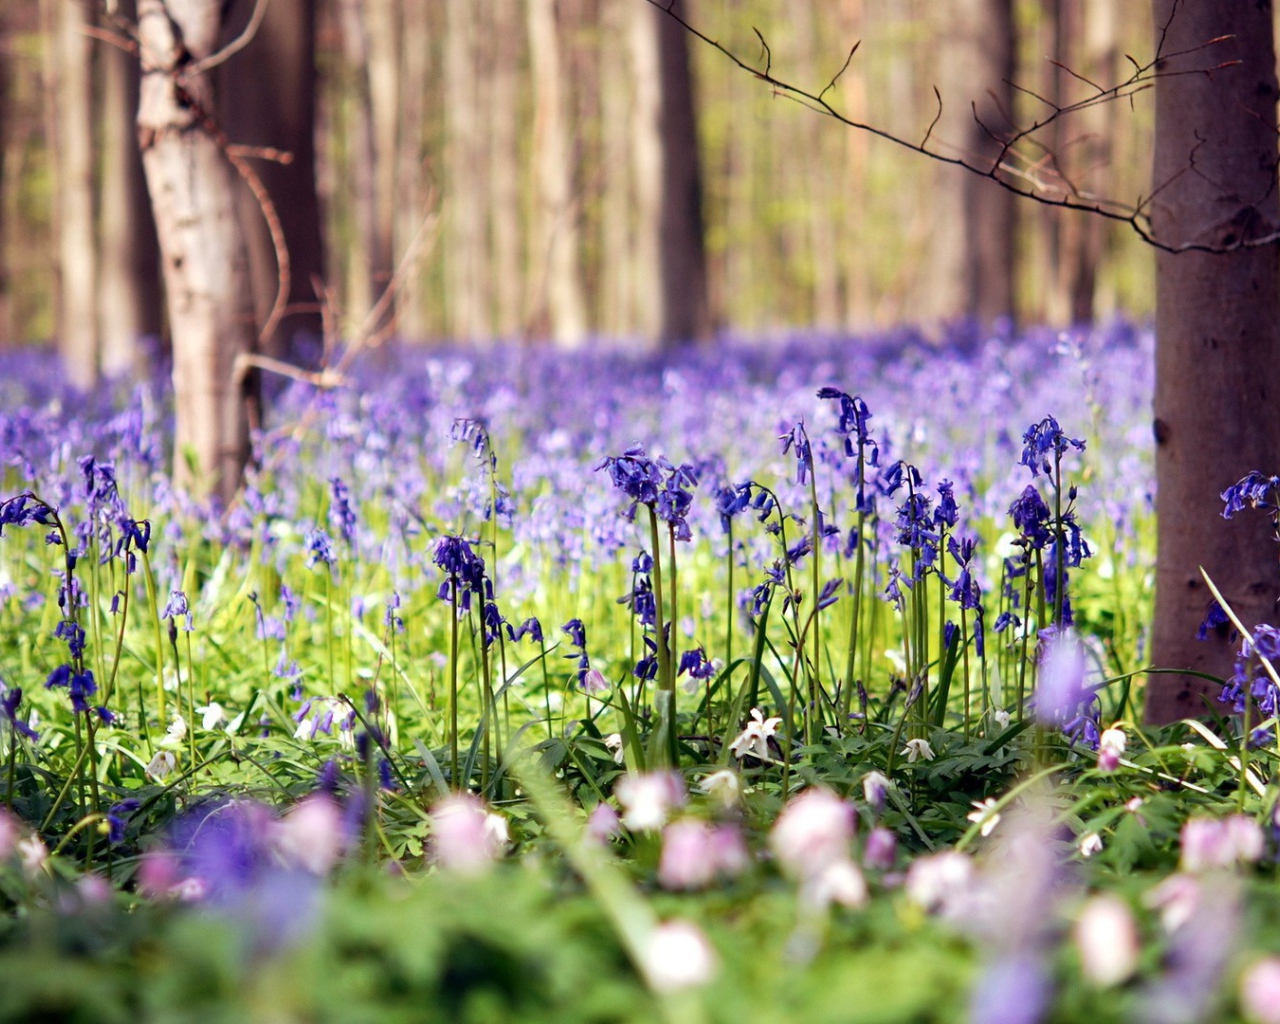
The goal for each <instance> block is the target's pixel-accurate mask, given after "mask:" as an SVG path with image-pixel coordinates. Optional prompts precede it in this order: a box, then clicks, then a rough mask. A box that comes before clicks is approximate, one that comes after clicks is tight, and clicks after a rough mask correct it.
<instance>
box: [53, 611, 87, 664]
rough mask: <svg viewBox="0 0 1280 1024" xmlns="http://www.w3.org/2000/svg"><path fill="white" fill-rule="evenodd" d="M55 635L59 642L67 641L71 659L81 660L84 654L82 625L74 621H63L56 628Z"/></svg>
mask: <svg viewBox="0 0 1280 1024" xmlns="http://www.w3.org/2000/svg"><path fill="white" fill-rule="evenodd" d="M53 635H54V636H55V637H56V638H57V639H59V640H65V641H66V643H67V650H68V651H70V652H71V657H73V658H79V657H80V656H81V655H83V654H84V645H85V635H84V627H83V626H81V625H80V623H78V622H76V621H75V620H73V619H63V620H62V621H61V622H59V623H58V625H57V626H56V627H54V630H53Z"/></svg>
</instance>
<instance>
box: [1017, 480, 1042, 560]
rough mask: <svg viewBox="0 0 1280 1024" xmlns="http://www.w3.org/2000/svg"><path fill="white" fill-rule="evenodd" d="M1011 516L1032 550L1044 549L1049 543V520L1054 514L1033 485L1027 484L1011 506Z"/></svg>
mask: <svg viewBox="0 0 1280 1024" xmlns="http://www.w3.org/2000/svg"><path fill="white" fill-rule="evenodd" d="M1009 515H1010V516H1012V517H1013V525H1014V526H1015V527H1017V530H1018V532H1019V533H1020V534H1022V537H1023V539H1024V540H1025V541H1026V542H1027V543H1028V544H1029V545H1030V546H1031V547H1032V548H1043V547H1044V546H1045V545H1046V544H1048V543H1049V540H1050V533H1049V520H1050V518H1051V517H1052V514H1051V513H1050V511H1049V506H1048V505H1046V504H1045V503H1044V499H1043V498H1042V497H1040V492H1039V491H1038V490H1036V488H1035V487H1034V486H1033V485H1031V484H1027V486H1026V488H1025V489H1024V490H1023V492H1022V494H1021V495H1019V497H1018V499H1017V500H1016V501H1014V503H1013V504H1012V505H1010V506H1009Z"/></svg>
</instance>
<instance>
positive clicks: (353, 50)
mask: <svg viewBox="0 0 1280 1024" xmlns="http://www.w3.org/2000/svg"><path fill="white" fill-rule="evenodd" d="M339 4H340V9H341V14H342V21H341V24H342V44H343V56H344V58H345V59H346V64H347V74H348V76H350V80H351V82H352V90H351V95H350V96H349V97H347V101H348V102H347V110H346V113H347V116H346V118H345V119H344V121H345V128H346V136H347V150H348V166H349V167H350V172H351V195H349V196H348V197H346V198H347V201H348V202H349V203H350V205H351V213H352V222H353V224H354V227H355V232H354V237H353V238H352V241H353V242H354V243H355V245H354V247H353V248H354V251H353V252H352V256H351V269H350V279H349V281H348V291H347V307H348V308H347V313H348V314H349V315H350V316H351V317H352V318H354V319H355V321H356V322H357V323H358V322H359V321H360V320H362V319H363V318H364V316H365V314H366V313H368V311H369V310H370V308H372V306H373V303H374V302H375V301H376V295H377V263H378V219H377V218H378V213H377V164H378V153H377V140H376V138H375V136H374V118H373V95H372V92H371V90H370V83H369V37H368V33H367V31H366V28H365V20H364V3H363V2H362V0H339Z"/></svg>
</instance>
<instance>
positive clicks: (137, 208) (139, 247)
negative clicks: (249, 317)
mask: <svg viewBox="0 0 1280 1024" xmlns="http://www.w3.org/2000/svg"><path fill="white" fill-rule="evenodd" d="M135 7H136V5H135V4H134V3H133V2H132V0H129V2H127V3H123V4H121V5H120V14H121V16H122V17H124V18H126V19H128V20H130V21H132V20H133V19H134V18H135V17H136V10H135ZM97 54H98V60H99V61H100V71H101V80H102V92H101V101H100V102H101V113H100V118H99V120H100V123H101V125H102V192H101V213H100V216H99V223H98V244H99V249H98V252H99V260H98V281H99V287H98V324H99V331H100V335H101V339H102V358H101V366H102V372H103V373H104V374H106V375H107V376H117V375H120V374H126V373H138V372H140V371H141V370H143V366H142V365H141V359H142V348H141V344H140V342H141V340H142V339H143V338H144V337H147V336H154V335H158V334H159V333H160V330H161V327H162V320H163V316H162V311H161V310H162V304H163V302H164V296H163V294H162V293H161V289H160V251H159V242H158V241H157V239H156V224H155V220H154V219H153V218H152V216H151V204H150V202H149V201H148V199H147V183H146V180H145V179H144V177H143V174H142V157H141V154H140V153H139V152H138V138H137V126H136V119H137V114H138V85H139V80H140V75H139V72H138V61H137V58H136V57H134V56H132V55H131V54H128V53H124V52H123V51H121V50H118V49H116V48H114V47H110V46H99V47H98V51H97Z"/></svg>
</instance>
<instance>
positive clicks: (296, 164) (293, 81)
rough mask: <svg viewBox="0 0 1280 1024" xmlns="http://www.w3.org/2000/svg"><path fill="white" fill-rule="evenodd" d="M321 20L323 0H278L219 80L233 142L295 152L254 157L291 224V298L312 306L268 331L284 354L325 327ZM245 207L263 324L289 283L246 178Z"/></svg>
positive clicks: (232, 23) (241, 197)
mask: <svg viewBox="0 0 1280 1024" xmlns="http://www.w3.org/2000/svg"><path fill="white" fill-rule="evenodd" d="M253 7H254V4H253V2H252V0H237V2H236V3H235V4H234V5H233V6H232V7H231V8H230V13H229V15H228V18H227V23H226V25H225V28H224V31H223V35H222V39H223V41H224V42H226V41H228V37H231V38H234V37H235V36H238V35H239V33H240V32H241V31H243V29H244V26H245V24H246V23H247V21H248V19H249V16H250V14H251V13H252V10H253ZM315 21H316V0H270V3H268V4H267V9H266V14H265V16H264V17H263V20H262V24H261V25H260V26H259V27H258V31H257V33H256V34H255V35H254V37H253V39H252V40H251V41H250V43H249V45H248V46H246V47H245V48H244V49H243V50H241V51H240V52H239V53H237V54H235V55H234V56H233V57H232V58H231V59H230V60H228V61H227V63H226V64H224V65H223V66H222V68H221V69H220V70H219V74H218V80H217V90H218V101H219V109H220V111H221V116H222V123H223V125H224V127H225V129H226V132H227V136H228V137H229V138H230V140H231V141H232V142H233V143H235V144H237V145H242V146H260V147H267V148H272V149H277V150H282V151H284V152H286V153H288V154H289V156H290V158H291V159H290V160H289V162H288V163H281V162H279V161H275V160H260V159H254V160H253V161H252V164H253V168H254V170H255V171H256V172H257V174H258V176H259V177H260V178H261V179H262V183H263V185H265V186H266V189H267V194H268V195H269V196H270V197H271V201H272V204H273V205H274V206H275V208H276V213H277V214H278V215H279V217H280V226H281V228H282V229H283V231H284V240H285V245H286V247H287V249H288V253H289V267H290V274H289V281H288V283H287V289H288V301H289V304H290V306H295V305H296V306H300V307H304V308H302V309H297V310H291V311H290V312H289V313H288V314H287V315H286V316H285V317H284V318H283V319H281V321H280V323H279V324H278V325H277V326H276V330H275V332H274V334H273V335H272V337H270V338H268V339H266V348H267V350H268V351H269V352H270V353H271V354H272V355H274V356H277V357H280V358H285V357H287V356H288V355H289V342H290V341H291V339H292V338H293V337H294V336H295V335H296V334H299V333H303V334H311V335H315V336H319V334H320V331H321V325H320V314H319V312H317V311H315V309H314V307H315V303H316V302H317V301H318V299H317V296H316V292H315V288H314V286H313V283H312V282H313V279H315V278H319V279H321V280H323V279H324V275H325V260H324V244H323V241H322V239H321V233H320V201H319V199H318V197H317V194H316V148H315V94H316V69H315ZM236 208H237V210H238V211H239V217H240V222H241V224H242V225H243V228H244V234H245V241H246V243H247V245H248V252H249V267H250V273H251V275H252V279H253V300H254V311H255V315H256V316H257V319H258V322H259V323H264V322H265V321H266V318H267V316H268V314H269V313H270V311H271V308H272V306H273V305H274V304H275V301H276V293H277V291H278V289H279V286H280V274H279V268H278V266H277V263H276V252H275V246H274V245H273V244H272V241H271V234H270V232H269V230H268V228H267V224H266V221H265V220H264V219H263V216H262V211H261V208H260V207H259V206H258V202H257V200H256V199H255V198H254V196H253V193H252V192H251V191H250V190H249V187H248V186H247V185H246V184H245V183H243V182H240V183H239V184H238V185H237V188H236ZM307 306H310V307H312V308H311V309H306V308H305V307H307Z"/></svg>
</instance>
